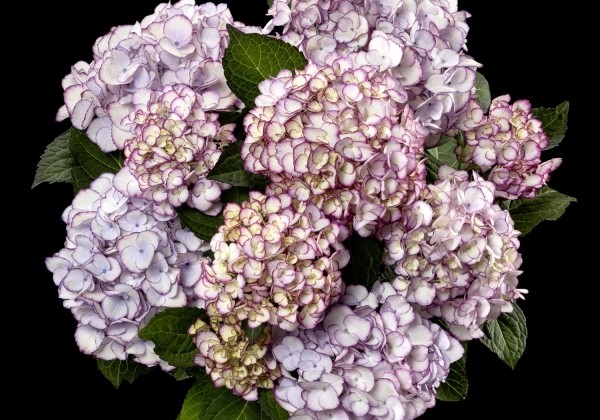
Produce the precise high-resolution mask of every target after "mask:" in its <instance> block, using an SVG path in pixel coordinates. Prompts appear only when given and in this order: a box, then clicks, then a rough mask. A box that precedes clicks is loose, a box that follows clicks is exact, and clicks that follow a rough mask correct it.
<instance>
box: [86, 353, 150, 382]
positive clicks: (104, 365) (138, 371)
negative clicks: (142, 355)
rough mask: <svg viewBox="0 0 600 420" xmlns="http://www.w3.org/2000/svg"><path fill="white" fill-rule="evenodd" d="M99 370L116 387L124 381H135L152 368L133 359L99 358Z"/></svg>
mask: <svg viewBox="0 0 600 420" xmlns="http://www.w3.org/2000/svg"><path fill="white" fill-rule="evenodd" d="M96 361H97V363H98V370H99V371H100V372H101V373H102V374H103V375H104V377H105V378H106V379H108V380H109V381H110V383H111V384H113V385H114V387H115V388H118V387H120V386H121V384H122V383H123V381H125V382H129V383H130V384H132V383H133V381H135V380H136V379H137V377H138V376H140V375H142V374H144V373H148V372H150V368H149V367H147V366H144V365H141V364H139V363H136V362H134V361H133V360H131V359H130V360H118V359H117V360H102V359H97V360H96Z"/></svg>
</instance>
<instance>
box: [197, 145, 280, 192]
mask: <svg viewBox="0 0 600 420" xmlns="http://www.w3.org/2000/svg"><path fill="white" fill-rule="evenodd" d="M241 151H242V142H241V141H236V142H235V143H232V144H230V145H229V146H227V147H225V148H224V149H223V153H221V156H220V157H219V160H218V162H217V163H216V164H215V167H214V168H213V169H212V171H210V173H209V174H208V179H212V180H214V181H221V182H224V183H226V184H230V185H233V186H234V187H255V186H264V185H266V184H267V183H268V182H269V180H268V179H267V178H265V177H264V176H262V175H257V174H253V173H252V172H248V171H247V170H246V169H245V168H244V161H243V159H242V156H241Z"/></svg>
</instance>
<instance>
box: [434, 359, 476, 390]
mask: <svg viewBox="0 0 600 420" xmlns="http://www.w3.org/2000/svg"><path fill="white" fill-rule="evenodd" d="M468 391H469V379H468V378H467V351H466V349H465V354H464V355H463V357H461V358H460V359H458V360H457V361H456V362H454V363H452V364H451V365H450V373H449V374H448V377H447V378H446V381H445V382H443V383H442V384H441V385H440V386H439V387H438V389H437V395H436V397H437V399H438V400H440V401H462V400H464V399H465V398H467V392H468Z"/></svg>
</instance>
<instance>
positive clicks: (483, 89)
mask: <svg viewBox="0 0 600 420" xmlns="http://www.w3.org/2000/svg"><path fill="white" fill-rule="evenodd" d="M475 99H476V100H477V103H478V104H479V106H480V107H481V108H483V112H488V109H490V104H491V103H492V94H491V93H490V84H489V83H488V81H487V80H486V78H485V77H483V74H481V73H479V72H477V76H476V79H475Z"/></svg>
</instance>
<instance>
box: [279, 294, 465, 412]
mask: <svg viewBox="0 0 600 420" xmlns="http://www.w3.org/2000/svg"><path fill="white" fill-rule="evenodd" d="M377 288H378V289H379V292H382V291H383V290H384V289H385V292H384V293H383V294H381V293H380V294H377V293H375V290H373V291H371V292H368V291H367V289H366V288H364V287H363V286H353V287H352V288H349V290H348V292H349V293H347V294H346V295H345V296H344V298H343V300H344V301H354V302H356V301H359V300H363V299H365V298H366V297H367V295H369V296H370V297H368V298H366V299H367V300H368V301H370V302H371V303H372V304H371V305H359V306H357V307H355V308H352V307H350V306H347V305H342V304H336V305H334V306H332V307H331V309H330V310H329V312H328V314H327V316H326V317H325V319H324V320H323V322H322V323H321V324H319V325H318V326H317V327H315V328H314V329H311V330H299V331H296V332H295V333H293V334H292V335H290V334H289V333H286V332H283V331H278V334H276V337H275V338H274V343H273V355H274V356H275V358H276V359H277V361H278V362H279V363H280V364H281V369H282V374H283V376H282V378H281V379H279V380H278V381H277V382H276V384H275V389H274V393H275V398H276V399H277V401H278V402H279V404H281V406H282V407H283V408H285V409H286V410H287V411H288V412H289V413H290V414H291V418H293V419H321V418H339V419H376V418H383V419H390V420H391V419H400V420H406V419H413V418H415V417H418V416H419V415H421V414H423V412H424V411H425V410H426V409H427V408H428V407H431V406H433V405H434V404H435V389H436V388H437V387H438V386H439V385H440V384H441V382H443V381H444V380H445V379H446V377H447V376H448V372H449V366H450V364H451V363H452V362H454V361H456V360H458V359H459V358H460V357H462V355H463V348H462V346H461V345H460V343H459V342H458V340H456V339H455V338H453V337H452V336H451V335H449V334H448V333H446V332H445V331H444V330H442V329H441V328H440V327H439V326H438V325H437V324H434V323H431V322H430V321H428V320H427V319H424V318H422V317H421V316H420V315H418V314H417V313H416V312H415V311H414V309H413V307H412V306H411V304H410V303H409V302H408V301H407V300H406V299H405V298H404V297H403V296H401V295H398V294H397V293H396V291H395V290H394V289H393V288H392V287H386V286H383V285H381V284H380V283H377Z"/></svg>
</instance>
